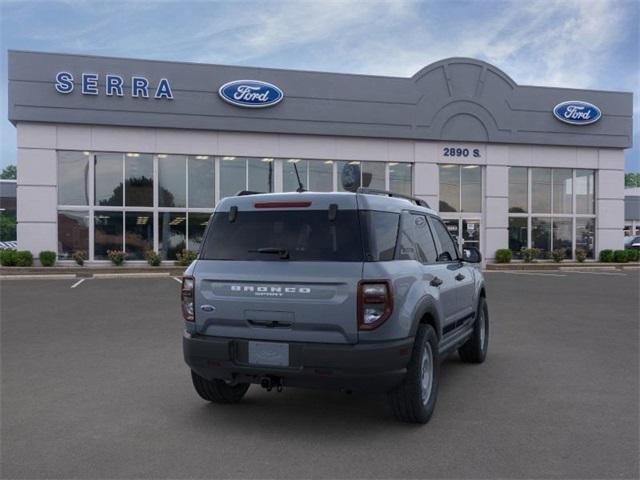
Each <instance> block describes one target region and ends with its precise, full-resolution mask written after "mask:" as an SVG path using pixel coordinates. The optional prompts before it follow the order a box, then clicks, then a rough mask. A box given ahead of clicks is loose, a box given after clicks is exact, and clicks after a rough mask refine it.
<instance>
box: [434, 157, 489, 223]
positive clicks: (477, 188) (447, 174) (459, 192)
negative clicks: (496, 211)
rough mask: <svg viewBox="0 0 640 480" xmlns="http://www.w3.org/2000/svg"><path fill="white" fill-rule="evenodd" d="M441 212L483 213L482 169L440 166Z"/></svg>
mask: <svg viewBox="0 0 640 480" xmlns="http://www.w3.org/2000/svg"><path fill="white" fill-rule="evenodd" d="M438 167H439V173H440V202H439V203H440V212H469V213H480V212H482V167H480V165H439V166H438Z"/></svg>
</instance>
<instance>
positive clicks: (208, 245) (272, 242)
mask: <svg viewBox="0 0 640 480" xmlns="http://www.w3.org/2000/svg"><path fill="white" fill-rule="evenodd" d="M259 250H261V252H260V251H259ZM282 252H286V255H282ZM283 257H286V260H287V261H325V262H361V261H363V258H364V254H363V248H362V240H361V234H360V222H359V220H358V212H357V211H355V210H338V212H337V215H336V218H335V220H333V221H330V220H329V212H328V210H306V209H305V210H279V211H277V210H269V211H248V212H246V211H239V212H237V215H236V218H235V220H234V221H233V222H230V221H229V213H228V212H217V213H215V214H214V215H213V219H212V220H211V225H210V226H209V230H208V233H207V237H206V239H205V241H204V244H203V246H202V251H201V254H200V258H201V259H203V260H266V261H282V260H283Z"/></svg>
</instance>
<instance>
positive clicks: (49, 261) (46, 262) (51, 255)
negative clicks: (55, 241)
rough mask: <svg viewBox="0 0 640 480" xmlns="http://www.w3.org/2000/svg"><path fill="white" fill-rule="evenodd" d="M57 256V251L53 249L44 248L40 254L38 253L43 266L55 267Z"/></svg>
mask: <svg viewBox="0 0 640 480" xmlns="http://www.w3.org/2000/svg"><path fill="white" fill-rule="evenodd" d="M56 257H57V255H56V252H52V251H51V250H43V251H42V252H40V255H38V258H39V259H40V264H41V265H42V266H43V267H53V265H55V263H56Z"/></svg>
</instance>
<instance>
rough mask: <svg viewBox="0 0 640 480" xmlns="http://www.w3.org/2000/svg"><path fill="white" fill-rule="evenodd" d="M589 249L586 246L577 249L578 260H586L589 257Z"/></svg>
mask: <svg viewBox="0 0 640 480" xmlns="http://www.w3.org/2000/svg"><path fill="white" fill-rule="evenodd" d="M587 255H588V253H587V251H586V250H585V249H584V248H577V249H576V260H577V261H579V262H580V263H582V262H584V261H585V260H586V259H587Z"/></svg>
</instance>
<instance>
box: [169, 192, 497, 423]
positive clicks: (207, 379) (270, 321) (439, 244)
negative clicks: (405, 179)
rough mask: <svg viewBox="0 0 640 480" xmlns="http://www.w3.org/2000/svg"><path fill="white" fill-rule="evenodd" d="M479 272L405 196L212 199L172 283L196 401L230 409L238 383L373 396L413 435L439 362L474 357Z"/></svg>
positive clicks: (471, 252)
mask: <svg viewBox="0 0 640 480" xmlns="http://www.w3.org/2000/svg"><path fill="white" fill-rule="evenodd" d="M248 193H250V192H248ZM479 262H480V253H479V252H478V251H477V250H476V249H464V252H463V254H462V255H460V253H459V252H458V249H457V247H456V244H455V243H454V241H453V239H452V238H451V235H450V234H449V232H448V231H447V228H446V227H445V225H444V224H443V223H442V221H441V220H440V218H439V217H438V216H437V214H436V212H434V211H433V210H431V209H430V208H428V205H427V204H426V203H425V202H423V201H422V200H418V199H414V198H411V197H404V196H401V195H397V194H394V193H391V192H382V191H374V190H368V189H359V190H358V191H357V192H356V193H335V192H334V193H308V192H304V193H278V194H248V195H240V196H235V197H229V198H225V199H223V200H222V201H221V202H220V203H219V205H218V206H217V208H216V210H215V213H214V214H213V215H212V217H211V219H210V221H209V224H208V227H207V231H206V233H205V238H204V241H203V244H202V247H201V250H200V252H199V255H198V259H197V260H196V261H194V262H193V263H192V264H191V265H190V266H189V268H188V269H187V270H186V272H185V276H184V279H183V282H182V290H181V304H182V313H183V316H184V320H185V322H184V325H185V329H184V336H183V348H184V358H185V361H186V363H187V364H188V365H189V367H190V368H191V376H192V379H193V385H194V387H195V390H196V391H197V393H198V394H199V395H200V396H201V397H202V398H204V399H205V400H208V401H211V402H215V403H236V402H238V401H240V399H241V398H242V397H243V396H244V394H245V393H246V392H247V389H248V388H249V386H250V385H251V384H259V385H261V386H262V387H264V388H266V389H267V390H271V389H273V388H275V389H276V390H278V391H279V390H281V389H282V388H283V387H285V386H286V387H289V386H291V387H312V388H316V387H320V388H334V389H339V390H343V391H346V392H351V391H367V392H385V393H386V394H387V396H388V399H389V402H390V405H391V407H392V409H393V412H394V414H395V415H396V417H397V418H398V419H400V420H403V421H406V422H415V423H426V422H427V421H428V420H429V418H430V417H431V415H432V413H433V410H434V407H435V403H436V397H437V394H438V383H439V378H440V373H439V363H440V361H441V359H443V358H444V357H445V356H446V355H447V354H449V353H451V352H453V351H454V350H457V351H458V353H459V355H460V357H461V359H462V360H463V361H465V362H469V363H481V362H483V361H484V359H485V356H486V354H487V343H488V333H489V315H488V310H487V302H486V292H485V287H484V279H483V277H482V273H481V272H480V269H479V268H478V263H479Z"/></svg>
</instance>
